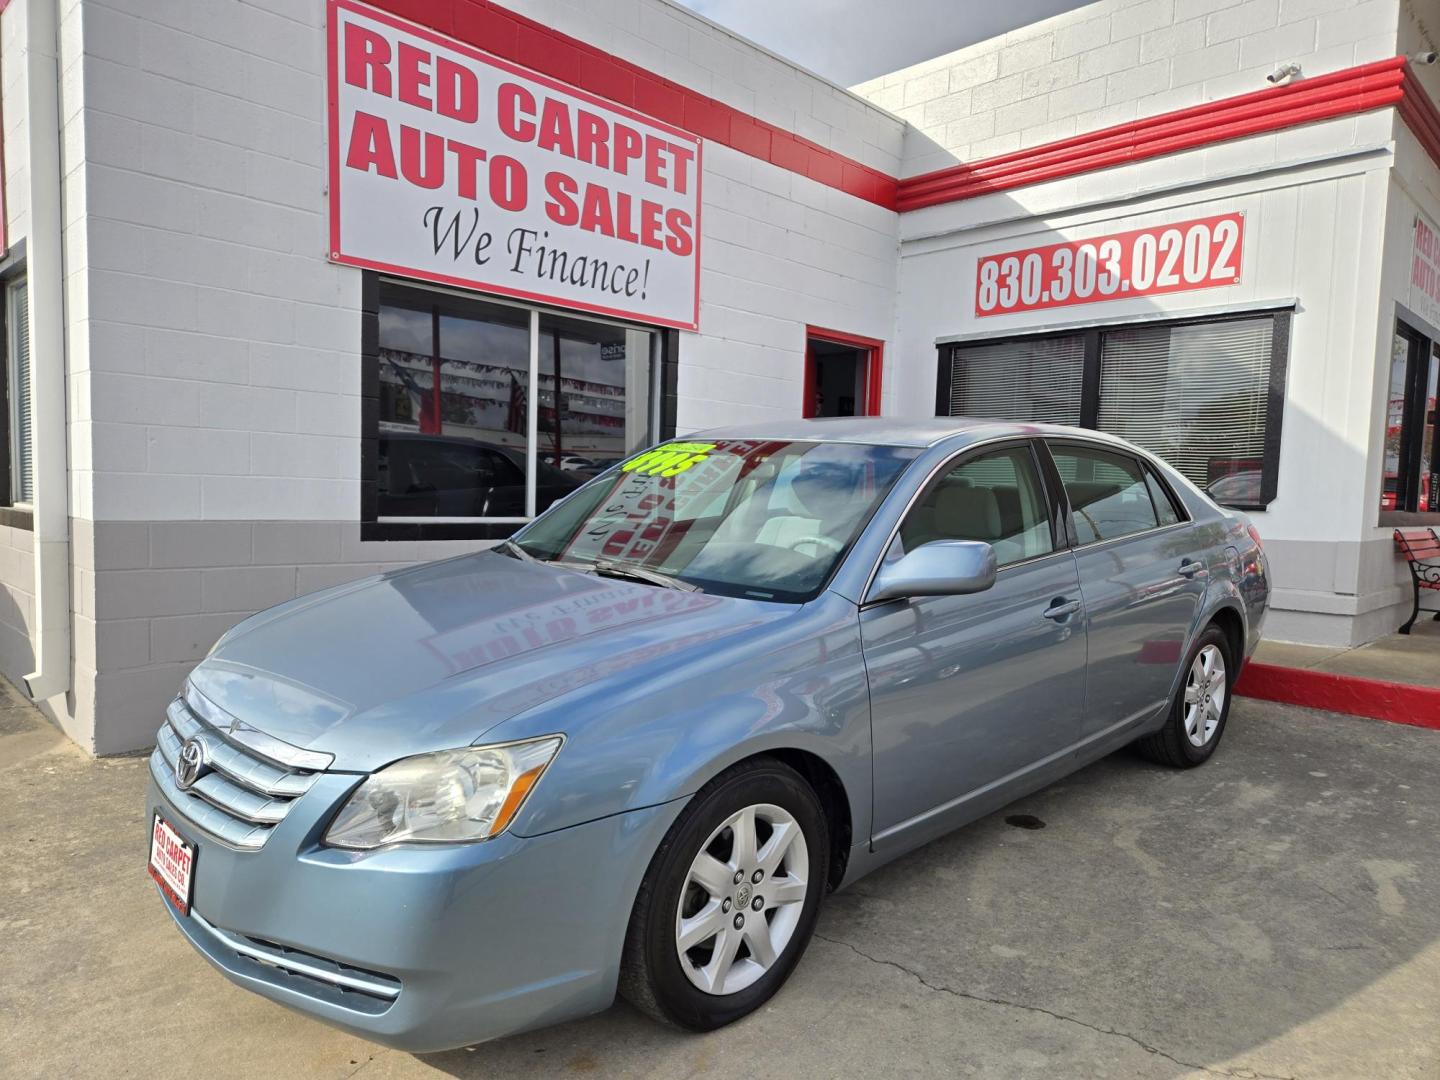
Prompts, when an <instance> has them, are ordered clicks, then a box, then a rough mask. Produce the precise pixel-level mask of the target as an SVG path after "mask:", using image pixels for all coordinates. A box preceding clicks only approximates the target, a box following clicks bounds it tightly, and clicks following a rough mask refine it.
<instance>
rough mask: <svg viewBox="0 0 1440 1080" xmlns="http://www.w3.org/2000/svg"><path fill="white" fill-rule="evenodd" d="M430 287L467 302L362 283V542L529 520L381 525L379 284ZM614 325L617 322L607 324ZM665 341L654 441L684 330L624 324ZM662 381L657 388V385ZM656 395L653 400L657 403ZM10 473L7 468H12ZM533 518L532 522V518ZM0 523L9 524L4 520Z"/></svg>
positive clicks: (370, 279) (501, 531) (378, 278)
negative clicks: (438, 294)
mask: <svg viewBox="0 0 1440 1080" xmlns="http://www.w3.org/2000/svg"><path fill="white" fill-rule="evenodd" d="M382 281H384V282H388V283H390V284H394V285H399V286H404V287H413V288H417V289H430V290H431V291H437V292H440V293H441V295H444V296H451V297H458V298H461V299H463V296H464V294H461V293H457V292H456V291H453V290H436V289H434V287H433V286H431V285H428V284H426V283H424V282H419V281H412V280H410V279H408V278H403V277H396V276H394V275H391V274H382V273H379V272H378V271H375V270H362V271H361V281H360V539H361V540H362V541H363V540H401V541H404V540H504V539H505V538H507V537H509V536H511V535H512V534H514V533H515V532H516V531H517V530H519V529H521V528H523V527H524V526H525V524H527V523H526V522H487V521H382V520H380V513H379V511H380V477H379V469H380V284H381V282H382ZM473 295H474V298H475V299H476V300H480V301H483V302H487V303H491V302H498V303H507V301H505V300H503V299H501V298H496V297H492V296H490V295H489V294H488V293H481V292H475V293H474V294H473ZM508 303H509V304H511V306H516V307H517V308H518V309H519V310H522V311H528V310H532V309H533V310H538V311H539V312H540V314H541V315H558V316H562V317H570V318H575V317H579V318H589V317H590V316H587V315H585V313H584V312H574V311H567V310H565V309H563V308H554V307H547V306H545V305H541V304H526V305H515V304H514V302H513V301H508ZM605 321H607V322H615V321H616V320H605ZM620 325H626V326H632V327H634V328H635V329H637V330H644V331H646V332H648V333H652V334H656V335H658V336H659V337H660V349H659V353H660V363H659V364H658V365H654V366H655V367H658V368H659V370H658V371H654V370H652V372H651V375H650V380H651V385H650V392H651V394H652V395H655V394H656V393H657V391H658V396H659V409H658V413H659V417H660V429H659V431H657V432H655V433H654V434H655V442H657V443H658V442H664V441H665V440H666V439H673V438H674V437H675V420H676V411H677V404H678V395H677V392H676V388H677V385H678V382H679V369H680V364H679V359H680V331H678V330H674V329H670V328H667V327H659V326H649V325H645V324H642V323H620ZM657 382H658V384H659V385H658V386H657V385H656V383H657ZM653 400H654V397H653V396H652V401H653ZM7 475H8V470H7ZM532 520H533V519H532ZM0 524H4V522H3V520H0Z"/></svg>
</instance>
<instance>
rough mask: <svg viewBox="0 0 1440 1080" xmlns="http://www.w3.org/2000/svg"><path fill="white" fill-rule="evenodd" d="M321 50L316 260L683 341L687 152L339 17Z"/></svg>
mask: <svg viewBox="0 0 1440 1080" xmlns="http://www.w3.org/2000/svg"><path fill="white" fill-rule="evenodd" d="M329 46H330V55H329V109H330V115H329V144H330V145H329V153H330V257H331V259H332V260H334V261H335V262H341V263H347V264H349V265H352V266H363V267H368V268H370V269H374V270H382V271H387V272H391V273H395V274H398V275H402V276H406V277H417V278H424V279H427V280H430V281H437V282H443V283H446V284H450V285H459V286H463V287H467V288H476V289H481V290H484V291H486V292H492V293H502V294H505V295H508V296H515V297H520V298H522V299H527V300H538V301H542V302H546V303H553V304H557V305H560V306H562V307H567V308H579V309H582V310H585V311H593V312H598V313H601V314H606V315H616V316H621V317H624V318H633V319H638V320H641V321H643V322H648V323H660V324H663V325H666V326H678V327H681V328H683V329H694V328H695V327H696V325H697V320H698V311H699V273H700V251H699V247H700V151H701V147H700V140H699V139H697V138H696V137H695V136H693V135H690V134H688V133H686V132H684V131H681V130H679V129H678V128H674V127H671V126H669V125H667V124H662V123H660V122H659V121H656V120H653V119H648V118H646V117H644V116H642V115H640V114H639V113H635V112H632V111H630V110H628V109H625V108H622V107H620V106H617V105H613V104H608V103H606V102H604V101H602V100H601V99H600V98H596V97H593V96H591V95H589V94H586V93H584V92H582V91H579V90H576V89H574V88H571V87H567V86H565V85H564V84H563V83H559V82H556V81H554V80H551V79H549V78H546V77H545V76H543V75H538V74H536V73H535V72H532V71H528V70H526V69H524V68H520V67H517V66H515V65H514V64H510V63H508V62H506V61H503V60H500V59H498V58H496V57H493V56H489V55H487V54H486V53H484V52H482V51H480V50H479V49H475V48H471V47H470V46H468V45H465V44H462V43H460V42H458V41H454V40H452V39H449V38H445V37H442V36H440V35H437V34H434V33H432V32H430V31H428V30H425V29H422V28H421V27H418V26H415V25H413V24H411V23H408V22H405V21H404V20H401V19H397V18H394V17H393V16H391V15H388V14H385V13H383V12H380V11H376V10H374V9H373V8H369V7H366V6H364V5H362V4H357V3H353V2H351V0H331V3H330V7H329Z"/></svg>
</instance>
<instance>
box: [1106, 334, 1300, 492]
mask: <svg viewBox="0 0 1440 1080" xmlns="http://www.w3.org/2000/svg"><path fill="white" fill-rule="evenodd" d="M1273 332H1274V319H1273V318H1271V317H1269V316H1265V317H1261V318H1253V319H1233V320H1227V321H1224V322H1205V323H1194V324H1191V325H1181V326H1132V327H1126V328H1124V329H1120V330H1111V331H1108V332H1107V333H1105V334H1104V336H1103V337H1102V339H1101V347H1100V419H1099V423H1098V424H1097V425H1096V426H1097V427H1098V428H1099V429H1100V430H1101V431H1108V432H1109V433H1110V434H1112V435H1119V436H1120V437H1121V438H1123V439H1128V440H1129V441H1130V442H1133V443H1134V444H1135V445H1137V446H1141V447H1144V448H1145V449H1146V450H1149V451H1150V452H1151V453H1153V454H1156V455H1158V456H1159V457H1161V458H1163V459H1164V460H1165V461H1167V462H1169V463H1170V464H1171V465H1172V466H1174V467H1175V469H1176V470H1177V471H1179V472H1180V473H1182V474H1183V475H1184V476H1186V477H1188V478H1189V479H1190V480H1191V481H1192V482H1193V483H1195V484H1196V485H1197V486H1199V487H1202V488H1204V487H1210V486H1211V485H1215V484H1217V483H1218V482H1220V481H1222V480H1225V479H1227V478H1231V477H1235V478H1238V479H1232V480H1229V483H1228V484H1226V485H1222V487H1223V488H1227V489H1229V490H1230V496H1229V497H1228V498H1225V501H1227V502H1230V503H1232V504H1235V505H1241V506H1245V505H1248V506H1255V505H1259V504H1260V473H1261V470H1262V468H1263V465H1264V458H1265V436H1266V414H1267V410H1268V406H1269V389H1270V350H1271V339H1272V336H1273ZM1217 494H1221V495H1222V497H1223V491H1221V492H1217ZM1247 495H1248V496H1249V497H1247Z"/></svg>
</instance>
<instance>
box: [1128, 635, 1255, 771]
mask: <svg viewBox="0 0 1440 1080" xmlns="http://www.w3.org/2000/svg"><path fill="white" fill-rule="evenodd" d="M1234 671H1235V665H1234V663H1233V662H1232V659H1231V656H1230V642H1229V641H1228V639H1227V638H1226V637H1225V634H1224V632H1223V631H1222V630H1221V629H1220V628H1219V627H1218V626H1210V627H1206V629H1205V631H1204V633H1202V634H1201V635H1200V637H1199V639H1198V640H1197V641H1196V642H1195V644H1194V645H1192V646H1191V647H1190V655H1189V656H1188V657H1187V658H1186V664H1185V675H1184V677H1183V678H1182V679H1181V680H1180V688H1179V689H1178V690H1177V691H1176V693H1175V700H1174V702H1172V703H1171V706H1170V715H1169V716H1168V717H1166V719H1165V726H1164V727H1162V728H1161V729H1160V730H1159V731H1157V732H1156V733H1155V734H1153V735H1147V736H1145V737H1144V738H1143V739H1140V740H1139V741H1137V742H1136V743H1135V747H1136V749H1138V750H1139V751H1140V753H1141V754H1143V755H1144V756H1145V757H1147V758H1149V759H1150V760H1151V761H1158V762H1159V763H1160V764H1162V765H1171V766H1174V767H1176V768H1181V769H1188V768H1193V767H1194V766H1196V765H1202V764H1204V763H1205V762H1206V761H1208V760H1209V759H1210V755H1211V754H1213V753H1215V748H1216V747H1217V746H1218V745H1219V744H1220V737H1221V736H1222V735H1223V734H1224V733H1225V721H1226V720H1227V719H1228V718H1229V716H1230V689H1231V686H1232V685H1233V683H1234V678H1235V676H1234Z"/></svg>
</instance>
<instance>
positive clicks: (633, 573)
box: [594, 559, 702, 592]
mask: <svg viewBox="0 0 1440 1080" xmlns="http://www.w3.org/2000/svg"><path fill="white" fill-rule="evenodd" d="M594 569H595V573H596V574H598V575H599V576H600V577H611V578H624V579H626V580H628V581H643V582H644V583H645V584H647V585H659V586H660V587H661V588H662V589H679V590H680V591H681V592H701V591H702V590H701V588H700V586H699V585H692V584H691V583H690V582H688V581H681V580H680V579H679V578H674V577H671V576H670V575H669V574H662V573H659V572H658V571H655V570H646V569H645V568H644V567H643V566H624V565H621V564H620V563H613V562H606V561H604V560H601V559H597V560H596V561H595V566H594Z"/></svg>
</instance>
